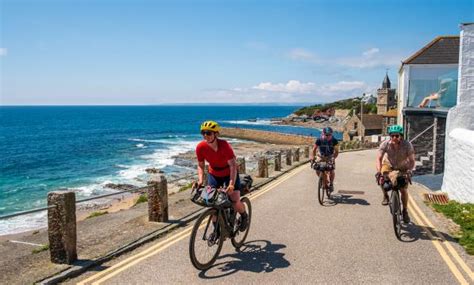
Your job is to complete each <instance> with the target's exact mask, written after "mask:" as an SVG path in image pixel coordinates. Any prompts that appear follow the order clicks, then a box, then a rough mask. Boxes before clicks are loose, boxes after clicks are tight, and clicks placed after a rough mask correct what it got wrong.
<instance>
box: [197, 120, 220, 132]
mask: <svg viewBox="0 0 474 285" xmlns="http://www.w3.org/2000/svg"><path fill="white" fill-rule="evenodd" d="M220 130H221V127H220V126H219V124H218V123H217V122H214V121H205V122H204V123H202V124H201V132H202V131H213V132H219V131H220Z"/></svg>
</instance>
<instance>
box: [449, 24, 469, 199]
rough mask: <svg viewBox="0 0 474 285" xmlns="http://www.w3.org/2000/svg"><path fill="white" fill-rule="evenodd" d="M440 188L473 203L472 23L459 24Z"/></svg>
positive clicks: (453, 196)
mask: <svg viewBox="0 0 474 285" xmlns="http://www.w3.org/2000/svg"><path fill="white" fill-rule="evenodd" d="M442 190H443V191H444V192H446V193H448V195H449V197H450V198H451V199H454V200H457V201H460V202H469V203H474V25H473V24H466V25H462V26H461V38H460V53H459V76H458V95H457V105H456V106H455V107H454V108H451V109H450V111H449V113H448V118H447V122H446V152H445V172H444V179H443V186H442Z"/></svg>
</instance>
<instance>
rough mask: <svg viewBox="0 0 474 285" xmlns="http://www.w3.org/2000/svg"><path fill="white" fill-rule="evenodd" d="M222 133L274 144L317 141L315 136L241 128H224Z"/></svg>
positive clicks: (304, 143)
mask: <svg viewBox="0 0 474 285" xmlns="http://www.w3.org/2000/svg"><path fill="white" fill-rule="evenodd" d="M220 135H221V136H223V137H229V138H238V139H245V140H252V141H257V142H263V143H274V144H294V145H313V144H314V141H315V138H313V137H309V136H299V135H289V134H282V133H276V132H268V131H259V130H251V129H240V128H222V130H221V132H220Z"/></svg>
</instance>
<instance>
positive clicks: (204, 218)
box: [189, 209, 224, 270]
mask: <svg viewBox="0 0 474 285" xmlns="http://www.w3.org/2000/svg"><path fill="white" fill-rule="evenodd" d="M217 213H218V211H217V210H216V209H209V210H207V211H205V212H204V213H202V214H201V215H200V216H199V217H198V219H197V220H196V223H195V224H194V226H193V230H192V232H191V237H190V240H189V257H190V259H191V263H192V264H193V266H194V267H195V268H196V269H198V270H206V269H209V268H210V267H211V266H212V265H213V264H214V262H216V259H217V257H218V256H219V254H220V252H221V250H222V245H223V244H224V237H223V234H222V221H221V218H219V220H218V221H217V222H218V223H219V226H220V228H221V234H220V235H219V238H218V241H217V244H216V245H217V248H216V251H215V253H214V254H213V255H212V256H211V258H210V259H209V260H207V261H203V260H199V259H198V258H197V256H196V248H195V242H196V237H197V233H198V231H199V229H200V228H201V226H203V225H202V223H203V222H204V223H206V224H205V227H206V229H205V232H204V236H205V235H206V233H207V230H209V228H210V224H209V223H211V222H212V221H211V218H212V216H213V215H217ZM204 241H205V242H206V243H208V242H207V240H203V241H202V242H204Z"/></svg>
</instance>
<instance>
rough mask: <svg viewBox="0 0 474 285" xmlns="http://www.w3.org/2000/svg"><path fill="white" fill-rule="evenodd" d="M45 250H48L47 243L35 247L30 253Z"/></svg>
mask: <svg viewBox="0 0 474 285" xmlns="http://www.w3.org/2000/svg"><path fill="white" fill-rule="evenodd" d="M46 250H49V244H45V245H42V246H41V247H39V248H35V249H33V250H32V251H31V253H33V254H36V253H40V252H43V251H46Z"/></svg>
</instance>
